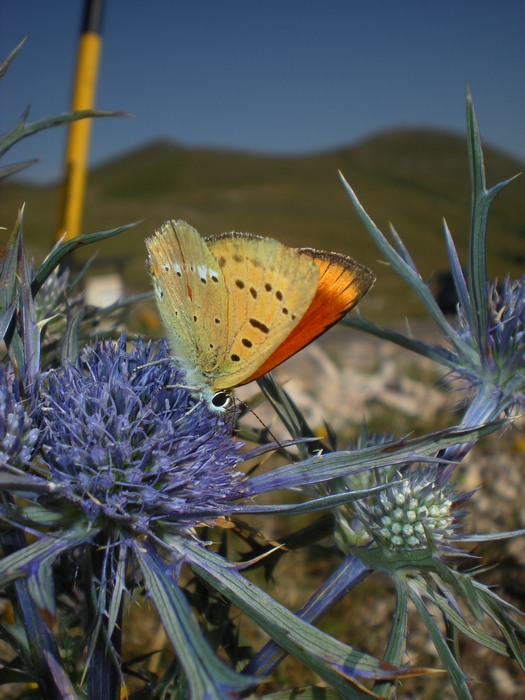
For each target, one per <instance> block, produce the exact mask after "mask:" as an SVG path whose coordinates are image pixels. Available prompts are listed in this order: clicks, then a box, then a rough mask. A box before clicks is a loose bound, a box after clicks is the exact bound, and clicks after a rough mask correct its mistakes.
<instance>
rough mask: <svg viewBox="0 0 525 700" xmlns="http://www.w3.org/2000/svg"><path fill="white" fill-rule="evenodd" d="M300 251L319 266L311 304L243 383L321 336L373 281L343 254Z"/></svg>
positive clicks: (372, 278)
mask: <svg viewBox="0 0 525 700" xmlns="http://www.w3.org/2000/svg"><path fill="white" fill-rule="evenodd" d="M300 252H301V253H302V254H303V255H309V256H310V257H312V258H313V259H314V260H315V262H316V263H317V265H318V266H319V273H320V274H319V283H318V286H317V291H316V293H315V296H314V298H313V300H312V303H311V304H310V306H309V307H308V310H307V311H306V313H305V315H304V316H303V317H302V319H301V320H300V321H299V323H298V324H297V326H296V327H295V328H294V330H293V331H292V333H291V334H290V335H289V336H288V338H286V340H285V341H284V342H283V343H281V345H279V347H278V348H277V349H276V350H274V352H273V353H272V354H271V355H270V357H268V359H267V360H266V361H265V362H264V363H263V364H262V365H261V366H260V367H259V369H258V370H256V372H254V373H253V374H252V375H251V376H250V377H248V378H247V379H246V380H245V381H244V382H242V383H243V384H248V382H252V381H253V380H254V379H257V377H262V375H263V374H266V372H270V370H272V369H273V368H274V367H277V365H280V364H281V363H282V362H284V361H285V360H287V359H288V358H289V357H291V356H292V355H295V353H296V352H299V350H302V349H303V348H304V347H306V346H307V345H308V344H309V343H311V342H312V340H315V339H316V338H318V337H319V336H320V335H322V334H323V333H324V332H325V331H327V330H328V329H329V328H331V327H332V326H333V325H334V324H335V323H337V321H339V320H340V319H341V318H343V316H345V315H346V314H347V313H348V312H349V311H350V309H352V308H353V307H354V306H355V305H356V304H357V303H358V301H359V300H360V299H362V298H363V296H364V295H365V294H366V293H367V292H368V290H369V289H370V287H371V286H372V284H373V283H374V280H375V278H374V275H373V274H372V272H371V271H370V270H369V269H368V268H367V267H365V266H364V265H360V264H359V263H357V262H355V260H352V258H349V257H347V256H345V255H340V254H339V253H327V252H324V251H320V250H314V249H313V248H301V249H300Z"/></svg>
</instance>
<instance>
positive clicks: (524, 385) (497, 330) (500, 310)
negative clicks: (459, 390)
mask: <svg viewBox="0 0 525 700" xmlns="http://www.w3.org/2000/svg"><path fill="white" fill-rule="evenodd" d="M457 325H458V333H459V336H460V338H461V340H462V341H463V342H465V343H467V344H468V345H470V346H472V347H474V345H473V344H474V339H473V336H472V324H471V322H470V321H469V319H468V318H467V317H466V315H465V314H464V312H463V310H462V308H461V306H460V307H459V308H458V312H457ZM482 350H483V355H482V357H481V365H480V369H479V368H478V369H477V371H476V370H474V369H472V368H471V367H470V366H468V365H467V364H465V366H464V367H461V366H458V368H457V369H456V371H455V374H456V376H460V377H461V378H463V379H467V380H468V381H469V382H471V383H473V384H474V385H479V384H481V383H484V384H486V385H492V386H493V388H494V391H495V392H496V393H497V394H498V395H499V396H498V399H499V403H500V405H502V406H503V407H505V408H507V409H510V410H511V409H512V408H514V407H517V406H519V407H521V408H522V409H523V407H525V276H524V277H522V279H521V280H510V279H509V278H507V279H505V280H504V282H503V284H501V285H498V284H497V283H496V282H493V283H492V284H490V285H489V287H488V325H487V338H486V345H485V348H483V349H482Z"/></svg>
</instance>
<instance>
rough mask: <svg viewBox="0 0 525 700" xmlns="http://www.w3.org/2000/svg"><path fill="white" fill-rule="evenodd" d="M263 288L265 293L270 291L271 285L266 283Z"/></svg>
mask: <svg viewBox="0 0 525 700" xmlns="http://www.w3.org/2000/svg"><path fill="white" fill-rule="evenodd" d="M264 288H265V289H266V291H267V292H271V291H272V285H271V284H270V283H269V282H266V284H265V285H264Z"/></svg>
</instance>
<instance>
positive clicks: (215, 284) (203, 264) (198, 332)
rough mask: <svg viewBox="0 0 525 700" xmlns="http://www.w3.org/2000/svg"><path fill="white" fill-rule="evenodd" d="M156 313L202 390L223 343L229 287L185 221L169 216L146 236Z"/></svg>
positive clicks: (189, 376)
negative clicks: (172, 219)
mask: <svg viewBox="0 0 525 700" xmlns="http://www.w3.org/2000/svg"><path fill="white" fill-rule="evenodd" d="M146 247H147V249H148V253H149V271H150V274H151V276H152V278H153V285H154V289H155V296H156V300H157V306H158V309H159V313H160V316H161V319H162V322H163V324H164V327H165V329H166V333H167V336H168V342H169V344H170V348H171V351H172V354H173V356H174V358H175V360H176V362H177V363H178V364H179V365H180V366H181V367H182V368H183V369H184V370H185V371H186V374H187V380H188V384H189V385H190V387H192V388H194V389H199V390H203V389H205V388H206V386H207V385H209V380H208V378H207V375H208V374H209V373H210V372H214V371H215V370H216V369H217V366H218V365H220V363H221V362H222V358H223V355H224V346H225V344H226V342H227V337H228V327H227V314H228V303H227V290H226V287H225V283H224V277H223V275H222V272H221V269H220V267H219V265H218V263H217V260H216V259H215V258H214V257H213V255H212V254H211V253H210V250H209V248H208V246H207V245H206V243H205V242H204V240H203V239H202V238H201V237H200V235H199V233H198V232H197V231H196V230H195V229H194V228H193V227H192V226H189V225H188V224H187V223H185V222H184V221H168V222H166V223H165V224H163V225H162V226H161V228H160V229H158V230H157V231H156V232H155V235H154V236H152V237H151V238H148V239H147V240H146Z"/></svg>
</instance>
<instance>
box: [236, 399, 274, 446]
mask: <svg viewBox="0 0 525 700" xmlns="http://www.w3.org/2000/svg"><path fill="white" fill-rule="evenodd" d="M235 402H236V403H237V404H240V405H241V406H244V408H245V409H246V410H247V411H248V412H249V413H251V414H252V416H253V417H254V418H255V420H256V421H257V422H258V423H259V424H260V425H262V427H263V428H264V430H265V433H266V435H269V436H270V437H271V438H272V440H273V441H274V442H275V444H276V445H277V446H278V447H279V449H281V450H283V451H284V452H286V447H285V446H284V445H283V444H282V443H281V441H280V440H279V439H278V438H277V437H276V436H275V435H274V434H273V433H272V431H271V430H270V428H269V427H268V426H267V425H266V423H265V422H264V421H263V420H262V418H260V417H259V415H258V414H257V413H256V412H255V411H254V410H253V408H251V407H250V406H249V405H248V404H247V403H246V401H241V399H237V398H236V399H235Z"/></svg>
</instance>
